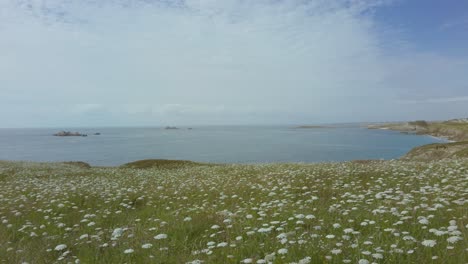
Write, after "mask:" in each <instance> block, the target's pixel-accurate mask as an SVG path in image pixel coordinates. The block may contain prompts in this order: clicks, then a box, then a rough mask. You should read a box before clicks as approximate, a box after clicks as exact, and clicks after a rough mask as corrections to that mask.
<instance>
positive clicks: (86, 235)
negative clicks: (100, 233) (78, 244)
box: [80, 234, 89, 239]
mask: <svg viewBox="0 0 468 264" xmlns="http://www.w3.org/2000/svg"><path fill="white" fill-rule="evenodd" d="M88 237H89V236H88V234H84V235H81V236H80V239H85V238H88Z"/></svg>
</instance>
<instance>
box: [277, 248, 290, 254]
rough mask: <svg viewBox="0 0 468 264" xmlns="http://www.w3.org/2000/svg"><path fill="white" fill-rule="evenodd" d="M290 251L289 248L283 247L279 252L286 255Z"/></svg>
mask: <svg viewBox="0 0 468 264" xmlns="http://www.w3.org/2000/svg"><path fill="white" fill-rule="evenodd" d="M286 253H288V249H287V248H281V249H278V254H280V255H284V254H286Z"/></svg>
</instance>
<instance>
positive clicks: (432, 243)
mask: <svg viewBox="0 0 468 264" xmlns="http://www.w3.org/2000/svg"><path fill="white" fill-rule="evenodd" d="M421 244H422V245H423V246H425V247H433V246H435V245H436V244H437V242H436V241H435V240H424V241H423V242H421Z"/></svg>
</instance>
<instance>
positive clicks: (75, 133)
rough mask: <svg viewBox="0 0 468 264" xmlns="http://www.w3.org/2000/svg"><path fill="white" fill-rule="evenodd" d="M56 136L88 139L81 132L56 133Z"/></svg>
mask: <svg viewBox="0 0 468 264" xmlns="http://www.w3.org/2000/svg"><path fill="white" fill-rule="evenodd" d="M54 136H56V137H87V136H88V135H86V134H81V133H79V132H70V131H60V132H58V133H55V134H54Z"/></svg>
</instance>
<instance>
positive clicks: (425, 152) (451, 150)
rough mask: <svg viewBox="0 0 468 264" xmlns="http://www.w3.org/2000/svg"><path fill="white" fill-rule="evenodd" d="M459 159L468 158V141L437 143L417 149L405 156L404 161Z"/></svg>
mask: <svg viewBox="0 0 468 264" xmlns="http://www.w3.org/2000/svg"><path fill="white" fill-rule="evenodd" d="M457 157H458V158H464V157H468V141H462V142H454V143H435V144H428V145H424V146H420V147H416V148H414V149H412V150H411V151H410V152H408V153H407V154H406V155H405V156H403V159H412V160H419V161H431V160H439V159H446V158H457Z"/></svg>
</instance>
